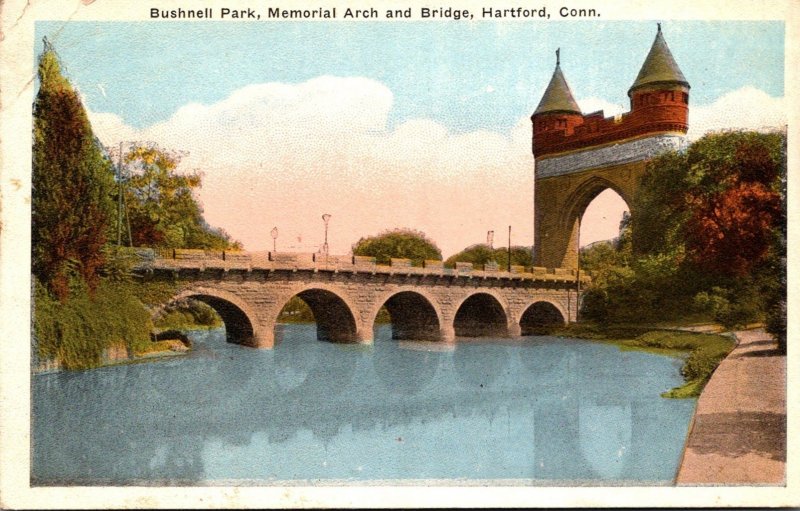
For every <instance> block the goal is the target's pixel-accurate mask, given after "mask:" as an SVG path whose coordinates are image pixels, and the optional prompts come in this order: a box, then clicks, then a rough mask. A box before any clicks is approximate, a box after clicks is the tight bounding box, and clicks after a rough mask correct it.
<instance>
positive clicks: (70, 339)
mask: <svg viewBox="0 0 800 511" xmlns="http://www.w3.org/2000/svg"><path fill="white" fill-rule="evenodd" d="M34 312H35V314H34V324H33V339H34V345H35V348H36V355H37V356H38V357H39V359H40V360H58V361H59V362H60V363H61V364H62V365H63V367H64V368H66V369H87V368H90V367H96V366H98V365H100V364H101V363H102V361H103V353H104V352H105V350H106V349H108V348H111V347H112V346H115V345H123V346H125V348H126V349H127V350H128V352H129V353H136V352H139V351H142V350H144V349H146V348H147V346H148V345H149V343H150V331H151V329H152V322H151V320H150V314H149V313H148V312H147V310H146V309H145V308H144V307H143V306H142V303H141V302H140V301H139V300H137V299H136V298H135V297H134V296H132V295H131V294H130V292H129V291H128V289H127V288H126V286H125V285H122V284H118V283H114V282H107V281H100V283H99V284H98V286H97V288H96V290H95V293H94V294H93V295H90V294H89V292H88V288H87V287H85V286H84V287H83V288H73V289H72V291H71V293H70V296H69V298H68V299H66V300H64V301H60V300H58V299H56V298H55V297H54V296H53V294H52V293H50V292H49V291H48V290H47V289H46V288H45V287H44V286H43V285H42V284H41V283H40V282H38V280H35V281H34Z"/></svg>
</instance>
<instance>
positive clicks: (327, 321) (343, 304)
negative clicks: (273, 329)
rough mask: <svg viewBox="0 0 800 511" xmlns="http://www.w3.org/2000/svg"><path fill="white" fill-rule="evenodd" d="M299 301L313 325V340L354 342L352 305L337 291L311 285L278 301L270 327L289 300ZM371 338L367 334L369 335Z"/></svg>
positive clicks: (356, 337) (354, 311)
mask: <svg viewBox="0 0 800 511" xmlns="http://www.w3.org/2000/svg"><path fill="white" fill-rule="evenodd" d="M295 296H297V297H299V298H300V299H301V300H303V301H304V302H306V304H307V305H308V306H309V308H310V309H311V312H312V313H313V314H314V320H315V321H316V324H317V339H318V340H320V341H330V342H358V341H359V339H360V332H359V328H358V326H359V325H358V321H357V319H356V318H357V316H356V314H357V310H358V309H357V308H356V307H355V302H354V301H353V300H352V299H350V297H349V296H347V294H346V293H345V292H343V291H342V290H341V289H339V288H336V287H333V286H329V285H326V284H324V283H314V284H310V285H307V286H303V287H301V288H299V289H296V290H293V292H292V293H291V295H289V296H285V297H283V298H282V299H281V300H279V302H278V305H279V308H278V312H276V313H275V315H274V320H273V323H275V324H276V323H277V318H278V314H279V313H280V310H282V309H283V307H284V306H285V305H286V304H287V303H288V302H289V300H291V299H292V298H293V297H295ZM370 336H371V333H370Z"/></svg>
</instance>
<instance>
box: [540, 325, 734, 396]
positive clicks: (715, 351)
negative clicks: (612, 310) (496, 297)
mask: <svg viewBox="0 0 800 511" xmlns="http://www.w3.org/2000/svg"><path fill="white" fill-rule="evenodd" d="M710 331H713V330H710ZM546 333H548V334H549V335H557V336H561V337H575V338H578V339H585V340H589V341H594V342H602V343H607V344H613V345H615V346H618V347H619V348H620V349H621V350H637V351H647V352H650V353H656V354H659V355H666V356H673V357H680V358H682V359H684V363H683V366H682V367H681V375H682V376H683V379H684V384H683V385H681V386H679V387H675V388H674V389H671V390H666V391H665V392H663V393H662V394H661V396H662V397H665V398H675V399H683V398H693V397H698V396H699V395H700V393H701V392H702V390H703V387H704V386H705V384H706V382H707V381H708V379H709V378H710V377H711V374H712V373H713V372H714V369H716V367H717V365H718V364H719V362H720V361H721V360H723V359H724V358H725V357H726V356H727V355H728V353H730V352H731V350H732V349H733V348H734V341H733V339H732V338H731V337H730V336H729V335H724V334H722V335H721V334H716V333H704V332H702V331H698V330H685V329H683V328H680V329H675V328H667V327H665V326H664V327H652V326H640V325H597V324H593V323H572V324H569V325H563V326H559V327H556V328H554V329H549V330H548V331H547V332H546Z"/></svg>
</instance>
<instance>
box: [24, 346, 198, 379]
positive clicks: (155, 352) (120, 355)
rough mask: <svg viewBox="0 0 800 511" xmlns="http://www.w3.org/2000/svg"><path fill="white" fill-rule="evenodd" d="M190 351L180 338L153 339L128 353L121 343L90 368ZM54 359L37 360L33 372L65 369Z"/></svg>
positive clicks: (129, 362) (105, 353)
mask: <svg viewBox="0 0 800 511" xmlns="http://www.w3.org/2000/svg"><path fill="white" fill-rule="evenodd" d="M190 351H191V347H190V346H187V345H186V344H185V343H184V342H183V341H181V340H180V339H166V340H161V341H154V342H152V345H150V346H148V349H147V351H141V352H136V353H129V351H128V349H126V347H125V346H124V345H122V344H117V345H113V346H111V347H110V348H108V349H106V350H105V351H104V352H103V356H102V360H101V362H100V364H99V365H97V366H95V367H92V368H90V369H96V368H99V367H108V366H116V365H123V364H138V363H140V362H150V361H153V360H157V359H160V358H164V357H174V356H181V355H185V354H187V353H188V352H190ZM65 370H66V369H65V368H64V367H62V365H61V364H59V363H58V362H57V361H56V360H52V359H51V360H44V361H41V362H39V364H38V365H37V366H35V367H34V368H33V374H45V373H55V372H60V371H65Z"/></svg>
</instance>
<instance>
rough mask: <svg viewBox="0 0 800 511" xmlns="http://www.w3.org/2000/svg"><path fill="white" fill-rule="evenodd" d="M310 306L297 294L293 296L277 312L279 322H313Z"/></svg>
mask: <svg viewBox="0 0 800 511" xmlns="http://www.w3.org/2000/svg"><path fill="white" fill-rule="evenodd" d="M315 321H316V320H315V319H314V313H313V312H311V307H309V306H308V304H307V303H306V302H304V301H303V299H302V298H300V297H299V296H293V297H292V298H291V299H290V300H289V301H288V302H287V303H286V305H284V306H283V309H281V312H280V313H279V314H278V322H279V323H314V322H315Z"/></svg>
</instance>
